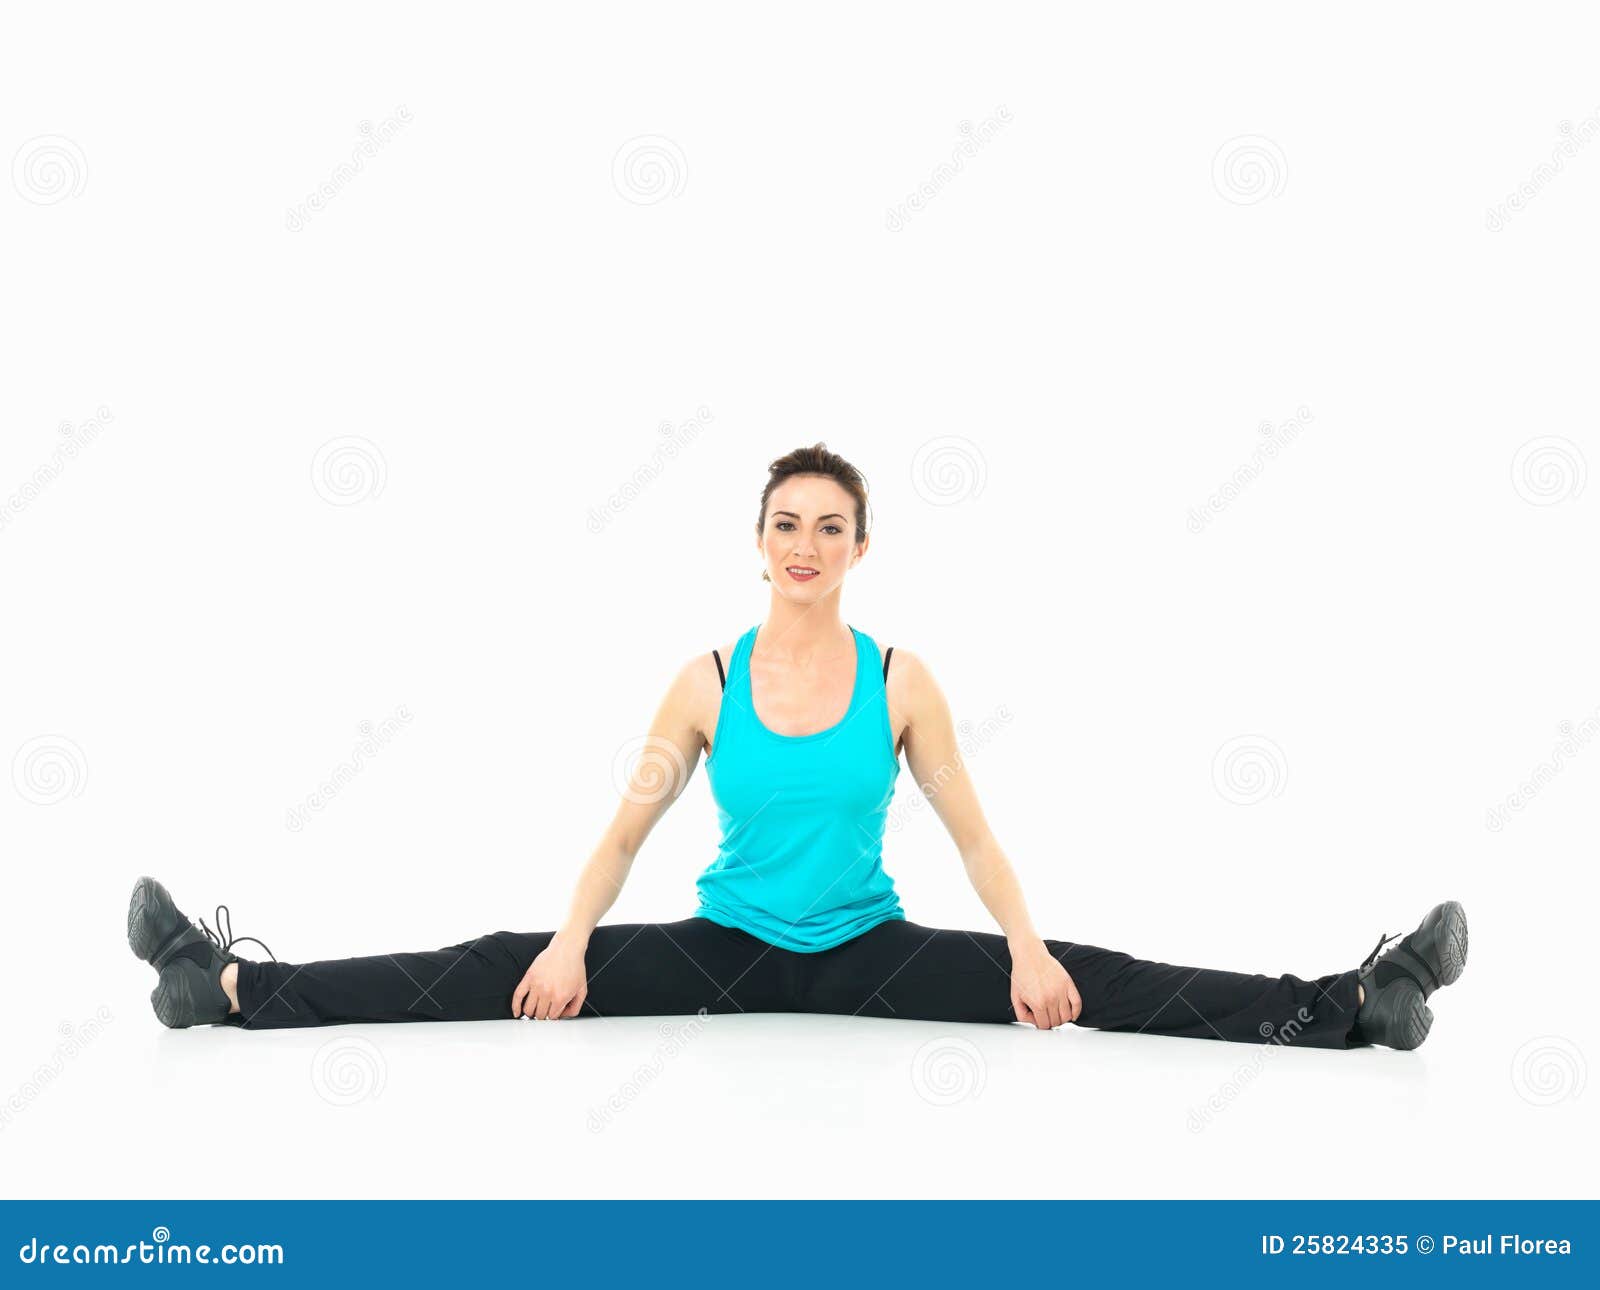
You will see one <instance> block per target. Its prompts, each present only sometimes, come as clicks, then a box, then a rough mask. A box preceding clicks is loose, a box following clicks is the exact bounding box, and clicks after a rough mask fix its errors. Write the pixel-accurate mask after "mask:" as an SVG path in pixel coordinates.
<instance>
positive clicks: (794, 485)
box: [128, 444, 1467, 1048]
mask: <svg viewBox="0 0 1600 1290" xmlns="http://www.w3.org/2000/svg"><path fill="white" fill-rule="evenodd" d="M866 513H867V494H866V486H865V482H864V481H863V479H862V477H861V475H860V473H859V472H858V471H857V470H856V469H855V468H854V467H853V466H851V465H850V464H849V463H848V462H846V461H845V460H844V459H843V458H842V457H839V456H837V455H836V454H834V453H831V452H829V451H827V449H826V447H825V446H824V445H822V444H817V445H815V446H814V447H810V448H801V449H798V450H797V451H795V452H792V453H790V454H789V455H788V456H786V457H782V458H780V459H779V460H777V461H775V462H773V463H772V465H771V466H770V468H769V478H768V480H767V485H766V488H765V490H764V491H763V493H762V495H761V510H760V517H759V519H758V521H757V524H756V544H757V547H758V549H759V550H760V552H761V558H762V561H763V563H764V564H765V566H766V567H765V570H764V571H763V573H762V577H763V578H764V579H766V580H767V581H768V582H770V583H771V584H772V588H771V600H770V603H769V606H768V609H767V616H766V619H765V621H763V622H762V623H761V624H760V625H759V626H757V627H752V628H750V629H749V630H748V631H746V632H745V633H744V634H743V635H742V636H740V637H739V638H738V639H737V640H736V641H733V642H730V643H728V644H725V645H723V646H722V647H720V648H718V649H716V650H713V651H711V652H710V653H709V654H706V655H703V656H700V657H697V658H695V659H693V660H691V661H690V662H689V663H688V664H687V665H685V666H684V668H683V669H682V671H681V672H680V673H679V674H678V676H677V678H676V680H675V681H674V682H673V684H672V686H671V688H670V689H669V691H668V692H667V695H666V697H665V698H664V700H663V701H662V703H661V706H660V708H659V710H658V711H657V713H656V717H655V720H654V722H653V723H652V725H651V727H650V738H649V741H648V748H649V752H648V753H647V755H646V756H645V757H644V758H641V760H640V765H639V766H638V767H637V768H636V769H635V771H634V772H633V776H632V779H631V782H630V785H629V788H628V790H627V791H626V792H625V793H624V794H623V801H622V804H621V805H620V806H619V807H618V809H617V813H616V816H615V818H614V819H613V820H612V822H611V825H610V827H609V828H608V829H607V830H606V833H605V836H604V837H603V838H602V840H601V842H600V845H599V846H598V847H597V848H596V850H595V852H594V854H593V855H592V856H591V857H590V859H589V861H588V863H587V864H586V865H585V866H584V868H583V871H582V873H581V875H580V877H579V880H578V883H577V890H576V892H575V894H574V896H573V899H572V906H571V909H570V911H569V913H568V915H567V918H566V921H565V922H564V923H563V924H562V925H561V927H560V928H559V929H558V930H556V931H554V932H522V933H518V932H504V931H503V932H493V933H488V934H486V935H484V936H480V937H478V938H477V939H476V940H473V941H468V942H464V943H462V944H460V945H454V946H450V947H447V948H445V949H441V950H432V951H425V952H421V953H407V954H384V955H376V956H372V957H368V958H349V959H335V960H327V961H322V962H314V963H303V964H298V965H297V964H288V963H279V962H278V961H277V959H276V958H275V957H274V956H273V955H272V952H271V951H270V950H267V955H268V957H269V958H270V959H271V960H272V961H271V962H254V961H252V960H248V959H243V958H240V957H239V956H238V955H236V954H234V953H233V952H232V948H231V947H232V946H233V945H234V944H236V943H237V942H236V941H235V939H234V937H233V934H232V928H231V925H229V924H225V923H224V920H223V915H224V913H226V906H218V908H217V930H216V931H215V932H214V931H213V930H212V929H211V928H210V927H208V926H207V925H206V923H205V920H204V919H202V920H201V921H200V926H199V927H198V928H197V927H195V926H194V925H193V924H192V923H191V922H190V921H189V920H188V919H187V918H185V917H184V915H183V914H182V913H181V912H179V910H178V908H177V906H176V905H175V904H174V903H173V900H172V897H171V896H170V894H169V893H168V892H167V890H166V888H165V887H163V886H162V885H161V884H160V883H158V882H156V881H155V880H154V879H153V878H141V879H139V881H138V883H137V884H136V885H135V887H134V890H133V896H132V898H131V900H130V902H129V909H128V943H129V944H130V945H131V946H132V948H133V951H134V953H135V954H137V955H138V956H139V957H140V958H142V959H144V960H145V961H146V962H148V963H150V964H152V965H153V966H154V967H155V968H156V969H157V970H158V971H159V972H160V981H159V983H158V984H157V986H156V988H155V990H154V991H153V992H152V994H151V996H150V999H151V1003H152V1005H153V1006H154V1008H155V1011H156V1015H157V1016H158V1017H159V1018H160V1019H161V1021H162V1022H163V1023H164V1024H166V1025H168V1026H174V1027H183V1026H191V1025H195V1024H199V1023H209V1024H223V1023H226V1024H234V1025H238V1026H241V1027H245V1028H249V1029H258V1030H264V1029H274V1028H281V1027H288V1026H314V1025H324V1024H333V1023H340V1022H354V1021H413V1020H429V1021H455V1020H487V1019H490V1018H494V1017H506V1016H511V1017H521V1018H533V1019H535V1020H538V1021H549V1020H557V1019H566V1018H573V1017H579V1016H585V1015H592V1016H612V1015H673V1014H689V1013H698V1012H699V1011H700V1010H701V1009H704V1010H705V1011H706V1012H708V1013H722V1012H827V1013H849V1014H861V1015H865V1016H874V1017H902V1018H917V1019H923V1020H937V1021H976V1022H1011V1021H1023V1022H1027V1023H1029V1024H1031V1025H1034V1026H1036V1027H1039V1028H1041V1029H1045V1028H1053V1027H1055V1026H1059V1025H1062V1024H1063V1023H1066V1022H1074V1023H1076V1024H1079V1025H1083V1026H1092V1027H1095V1028H1098V1029H1101V1030H1133V1031H1146V1032H1149V1033H1151V1034H1165V1035H1189V1036H1194V1037H1198V1038H1211V1039H1228V1040H1238V1041H1241V1042H1245V1043H1265V1042H1268V1041H1273V1042H1278V1043H1286V1042H1293V1043H1297V1044H1302V1045H1307V1046H1310V1047H1318V1048H1351V1047H1357V1046H1364V1045H1368V1044H1383V1045H1387V1046H1389V1047H1392V1048H1415V1047H1416V1046H1417V1045H1418V1044H1420V1043H1422V1041H1423V1040H1424V1039H1425V1038H1426V1037H1427V1034H1428V1030H1429V1027H1430V1025H1431V1024H1432V1020H1433V1013H1432V1011H1431V1009H1430V1008H1429V1007H1428V1005H1427V1000H1428V998H1429V997H1430V996H1431V995H1432V993H1433V992H1434V990H1436V989H1437V988H1438V987H1439V986H1441V985H1448V984H1450V983H1451V982H1452V981H1454V980H1455V979H1456V978H1457V977H1458V976H1460V974H1461V970H1462V968H1463V966H1464V965H1465V963H1466V956H1467V923H1466V916H1465V914H1464V913H1463V911H1462V908H1461V906H1460V905H1459V904H1458V903H1457V902H1455V901H1446V902H1444V903H1443V904H1440V905H1437V906H1435V907H1434V909H1433V910H1431V911H1430V912H1429V913H1428V915H1427V916H1426V917H1425V918H1424V919H1423V920H1422V923H1421V925H1420V926H1419V927H1418V928H1417V929H1416V930H1415V931H1414V932H1412V933H1410V934H1409V935H1408V936H1406V937H1404V938H1403V939H1400V943H1399V945H1397V946H1394V947H1392V948H1389V949H1388V951H1387V952H1386V953H1385V952H1384V950H1385V947H1386V946H1387V945H1388V942H1390V941H1392V940H1395V939H1398V938H1397V937H1391V936H1384V937H1380V938H1379V942H1378V945H1377V946H1376V947H1374V949H1373V951H1372V953H1370V954H1369V955H1368V956H1367V958H1366V960H1365V961H1364V962H1363V963H1362V964H1361V966H1360V967H1359V968H1353V969H1350V970H1349V971H1345V972H1339V973H1335V974H1332V975H1329V976H1323V977H1318V978H1316V979H1314V980H1303V979H1301V978H1299V977H1294V976H1279V977H1268V976H1259V975H1246V974H1242V973H1237V972H1223V971H1214V970H1209V969H1200V968H1186V967H1175V966H1173V965H1171V964H1166V963H1155V962H1149V961H1146V960H1142V959H1135V958H1133V957H1131V956H1130V955H1127V954H1123V953H1119V952H1116V951H1112V950H1104V949H1099V948H1097V947H1095V946H1092V945H1081V944H1078V943H1075V942H1072V941H1059V940H1050V939H1044V938H1041V937H1040V935H1039V933H1038V932H1037V931H1036V930H1035V928H1034V925H1033V921H1032V919H1031V918H1030V917H1029V914H1028V909H1027V906H1026V904H1025V902H1024V901H1023V896H1022V890H1021V888H1020V887H1019V885H1018V883H1017V878H1016V874H1015V873H1014V872H1013V870H1012V868H1011V865H1010V863H1009V862H1008V861H1007V859H1006V857H1005V855H1004V853H1003V852H1002V851H1001V849H1000V846H999V844H998V843H997V842H996V841H995V838H994V835H993V834H992V833H991V832H990V831H989V826H988V824H987V822H986V821H985V819H984V816H983V812H982V810H981V809H980V808H979V805H978V799H977V796H976V794H975V792H974V789H973V785H972V781H971V779H970V777H969V776H968V774H967V772H966V768H965V766H964V765H963V763H962V760H961V756H960V752H959V749H958V747H957V744H956V738H955V732H954V730H953V728H952V725H951V720H950V711H949V708H948V706H947V705H946V703H945V699H944V696H943V694H942V693H941V691H940V689H939V686H938V685H937V684H936V682H935V681H934V679H933V677H932V675H931V674H930V673H929V671H928V668H927V667H926V665H925V664H924V663H923V662H922V660H921V659H919V658H918V657H917V656H916V655H914V654H912V653H910V652H909V651H907V650H899V651H895V650H894V649H893V648H891V649H889V650H880V647H879V646H878V644H877V643H876V642H875V641H874V640H873V639H872V638H871V637H870V636H868V635H866V634H865V633H863V632H860V631H857V630H856V629H855V628H854V627H853V626H850V625H848V624H846V623H845V622H844V621H843V619H842V618H841V617H840V599H841V593H842V591H843V587H844V581H845V575H846V573H847V572H848V571H849V570H850V569H852V568H854V567H855V566H856V564H857V563H859V562H860V560H861V559H862V558H863V557H864V556H865V555H866V552H867V547H868V538H867V526H866ZM891 664H892V667H891ZM702 748H704V749H705V750H706V754H707V755H706V774H707V777H708V778H709V779H710V781H711V791H712V794H713V797H714V799H715V801H716V805H717V813H718V819H719V822H720V824H721V828H722V842H721V845H720V847H719V849H718V852H717V857H716V859H715V860H714V861H713V862H712V863H711V864H710V865H709V866H708V867H707V869H706V870H705V872H704V873H702V874H701V875H700V878H699V880H698V882H697V889H698V894H699V907H698V909H697V910H696V912H695V914H694V915H693V916H692V917H689V918H685V919H680V920H678V921H676V922H669V923H609V924H605V923H601V922H600V919H601V918H602V917H603V916H604V915H605V913H606V911H607V910H608V909H609V908H610V907H611V905H612V903H613V901H614V900H615V899H616V896H617V893H618V892H619V891H620V890H621V888H622V884H623V881H624V880H625V879H626V878H627V875H628V871H629V869H630V867H631V866H632V863H633V859H634V857H635V856H636V855H637V854H638V851H639V848H640V847H641V846H642V845H643V843H644V840H645V839H646V838H647V837H648V836H649V834H650V830H651V829H652V828H653V827H654V826H655V824H656V822H657V821H658V820H659V819H660V818H661V816H662V815H663V814H664V813H665V812H666V810H667V808H668V807H669V806H670V805H671V804H672V802H673V801H674V800H676V798H677V796H678V794H680V793H681V792H682V791H683V788H684V787H685V785H686V783H687V781H688V779H689V776H690V775H691V774H692V773H693V768H694V764H695V762H696V761H697V760H698V758H699V754H700V750H701V749H702ZM901 751H904V753H905V756H906V762H907V764H908V765H909V766H910V768H911V770H912V772H913V773H914V774H915V776H916V780H917V782H918V784H919V785H921V786H923V792H924V793H925V794H926V795H927V796H928V797H929V800H930V801H931V802H932V805H933V809H934V811H935V812H936V813H937V814H938V816H939V818H940V819H941V820H942V821H943V823H944V825H945V827H946V828H947V829H948V830H949V832H950V836H951V838H952V839H953V840H954V841H955V844H956V846H957V848H958V849H959V851H960V853H961V857H962V861H963V863H964V864H965V866H966V871H967V876H968V877H969V878H970V879H971V881H972V885H973V888H974V889H975V890H976V892H977V894H978V896H979V898H980V899H981V900H982V901H983V903H984V905H985V906H987V908H988V910H989V912H990V914H992V915H993V916H994V920H995V922H996V923H997V924H999V926H1000V929H1001V930H1000V933H999V934H997V933H994V932H967V931H951V930H945V929H940V928H931V927H923V926H920V925H919V924H916V923H913V922H911V921H909V920H908V919H907V918H906V916H905V913H904V911H903V910H902V909H901V907H900V902H899V899H898V897H897V896H896V894H895V887H894V882H893V881H892V879H890V877H889V876H888V874H887V873H885V871H884V868H883V863H882V841H883V833H884V825H885V822H886V819H887V815H888V809H889V803H890V800H891V799H892V797H893V795H894V785H895V780H896V778H897V777H898V775H899V773H900V762H899V754H900V752H901ZM662 766H667V767H669V768H670V771H669V773H668V775H667V783H666V787H665V788H664V789H663V788H662V787H661V784H660V778H659V776H658V775H657V772H658V771H660V770H661V768H662ZM219 933H220V934H219ZM239 939H240V940H255V938H254V937H242V938H239ZM256 943H257V944H258V945H261V947H262V949H264V950H265V949H266V948H267V947H266V946H265V945H264V944H262V942H260V941H256Z"/></svg>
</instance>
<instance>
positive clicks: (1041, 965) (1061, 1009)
mask: <svg viewBox="0 0 1600 1290" xmlns="http://www.w3.org/2000/svg"><path fill="white" fill-rule="evenodd" d="M1011 1007H1012V1008H1013V1009H1014V1010H1015V1012H1016V1014H1017V1020H1018V1021H1026V1022H1028V1023H1029V1024H1030V1025H1033V1026H1037V1027H1038V1028H1039V1029H1040V1030H1053V1029H1054V1028H1055V1027H1056V1026H1061V1025H1065V1024H1066V1023H1067V1022H1069V1021H1076V1020H1077V1019H1078V1018H1079V1017H1080V1016H1081V1015H1082V1013H1083V1000H1082V999H1081V998H1080V997H1079V996H1078V987H1077V985H1076V984H1074V982H1073V980H1072V977H1071V976H1070V975H1068V973H1067V969H1066V968H1064V967H1062V966H1061V964H1060V963H1059V962H1057V961H1056V958H1055V956H1054V955H1052V954H1051V953H1050V951H1049V950H1048V949H1046V948H1045V943H1044V942H1043V941H1033V942H1031V943H1030V944H1027V945H1025V946H1024V947H1023V948H1021V949H1020V950H1019V949H1016V948H1013V949H1012V951H1011Z"/></svg>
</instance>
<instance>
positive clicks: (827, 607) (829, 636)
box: [757, 593, 852, 666]
mask: <svg viewBox="0 0 1600 1290" xmlns="http://www.w3.org/2000/svg"><path fill="white" fill-rule="evenodd" d="M851 635H852V633H851V631H850V628H849V627H848V626H847V625H846V623H845V621H844V619H843V618H842V617H841V616H840V614H839V597H838V596H837V595H833V596H829V597H827V598H826V599H825V600H819V601H816V602H815V603H813V604H809V605H797V604H794V603H793V602H792V601H788V600H784V599H783V598H782V597H781V596H778V595H777V594H776V593H774V594H773V597H772V604H771V606H770V607H769V608H768V609H767V617H766V621H765V622H763V623H762V624H761V629H760V631H759V632H758V633H757V643H758V644H759V645H760V646H761V652H762V654H763V655H765V656H766V657H768V658H781V659H785V660H787V661H789V662H792V663H797V664H800V665H801V666H805V665H808V664H810V663H812V662H813V661H815V660H817V659H819V658H827V657H830V656H831V655H834V654H837V653H838V652H839V651H840V649H841V648H842V646H843V645H844V643H845V642H846V640H847V639H848V638H850V637H851Z"/></svg>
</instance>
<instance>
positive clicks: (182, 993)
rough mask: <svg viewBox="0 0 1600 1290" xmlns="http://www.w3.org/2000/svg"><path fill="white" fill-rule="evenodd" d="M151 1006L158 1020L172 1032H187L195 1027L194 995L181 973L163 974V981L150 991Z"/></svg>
mask: <svg viewBox="0 0 1600 1290" xmlns="http://www.w3.org/2000/svg"><path fill="white" fill-rule="evenodd" d="M150 1006H151V1007H152V1008H154V1009H155V1013H156V1019H157V1020H158V1021H160V1022H161V1024H162V1025H163V1026H167V1027H169V1028H170V1029H172V1030H185V1029H187V1028H188V1027H190V1026H192V1025H194V995H193V994H191V993H190V991H189V982H188V979H187V978H186V977H184V976H183V974H182V973H180V972H166V971H164V972H162V974H161V981H160V983H159V984H158V985H157V986H156V988H155V989H154V990H152V991H150Z"/></svg>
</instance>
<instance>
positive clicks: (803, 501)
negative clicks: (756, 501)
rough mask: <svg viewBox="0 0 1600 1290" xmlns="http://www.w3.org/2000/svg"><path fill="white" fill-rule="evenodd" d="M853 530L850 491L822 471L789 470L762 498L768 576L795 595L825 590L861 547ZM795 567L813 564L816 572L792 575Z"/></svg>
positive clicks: (801, 597) (787, 593) (810, 595)
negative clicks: (801, 472)
mask: <svg viewBox="0 0 1600 1290" xmlns="http://www.w3.org/2000/svg"><path fill="white" fill-rule="evenodd" d="M855 533H856V504H855V500H854V499H853V498H852V497H851V496H850V494H849V493H847V492H845V490H844V489H843V488H841V487H840V486H839V485H838V484H837V483H836V482H835V481H834V480H832V479H829V478H828V477H827V476H825V475H791V476H790V477H789V478H788V479H786V480H784V481H783V483H781V484H779V485H778V487H777V488H775V489H773V490H772V496H771V497H770V498H769V499H768V501H767V518H766V527H765V529H764V530H763V532H762V534H761V558H762V560H763V561H765V563H766V566H767V577H769V578H771V579H772V585H773V586H774V587H775V588H776V589H777V590H779V591H780V592H782V593H783V594H784V595H785V596H788V597H791V598H794V599H797V600H816V599H818V598H820V597H822V596H825V595H827V594H828V593H829V592H831V591H833V590H834V589H835V588H836V587H838V586H839V585H840V583H842V582H843V581H844V575H845V570H847V569H849V568H850V567H851V566H852V565H854V564H855V562H856V561H857V560H858V559H859V558H860V556H861V555H862V554H865V552H866V549H867V544H866V542H862V543H861V546H860V548H859V551H858V549H857V547H856V541H855ZM794 569H815V570H816V574H815V576H809V577H808V576H805V575H803V574H802V575H797V574H795V573H792V572H790V570H794Z"/></svg>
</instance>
